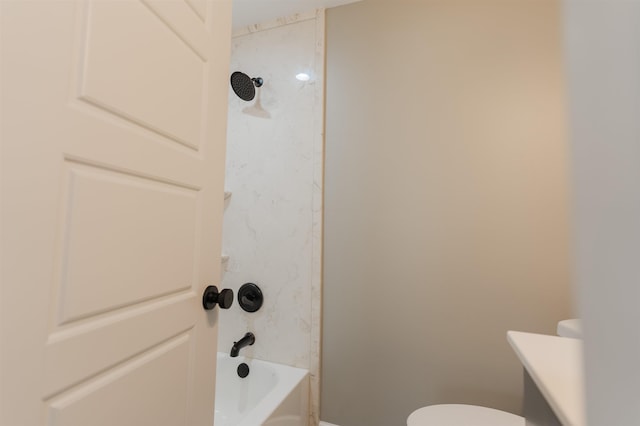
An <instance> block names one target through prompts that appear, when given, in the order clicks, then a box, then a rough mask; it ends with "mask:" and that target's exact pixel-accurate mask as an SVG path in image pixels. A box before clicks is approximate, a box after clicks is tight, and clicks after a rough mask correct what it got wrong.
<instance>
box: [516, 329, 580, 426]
mask: <svg viewBox="0 0 640 426" xmlns="http://www.w3.org/2000/svg"><path fill="white" fill-rule="evenodd" d="M507 338H508V340H509V343H510V344H511V347H512V348H513V350H514V351H515V353H516V354H517V355H518V358H519V359H520V362H522V365H523V366H524V368H525V370H526V373H527V374H528V377H530V378H531V380H532V382H533V384H534V385H535V387H536V388H537V389H538V390H539V391H540V393H541V394H542V396H543V397H544V399H545V400H546V402H547V403H548V405H549V407H550V408H551V409H552V410H553V413H554V414H555V416H556V417H557V419H558V420H559V421H560V422H561V424H564V425H572V426H582V425H586V418H585V413H586V406H585V403H584V378H583V368H582V367H583V362H582V341H581V340H578V339H570V338H565V337H558V336H547V335H542V334H534V333H523V332H517V331H509V332H508V333H507ZM528 377H526V379H528ZM525 384H526V380H525ZM533 390H535V389H530V388H527V387H526V388H525V416H526V417H527V420H528V421H529V420H530V419H529V418H528V417H529V413H527V412H526V411H527V406H528V405H531V404H530V401H527V398H529V397H530V396H529V395H528V393H529V392H530V391H533ZM532 408H535V407H532ZM531 415H537V413H531ZM528 424H538V423H535V422H534V423H528ZM545 424H552V423H551V422H550V421H549V420H546V423H545ZM553 424H555V423H553Z"/></svg>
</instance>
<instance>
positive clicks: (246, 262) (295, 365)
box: [215, 10, 324, 426]
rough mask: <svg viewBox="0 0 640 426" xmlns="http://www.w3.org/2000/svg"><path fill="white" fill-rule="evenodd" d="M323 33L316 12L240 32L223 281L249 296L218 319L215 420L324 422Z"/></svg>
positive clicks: (239, 296) (256, 425)
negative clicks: (249, 341)
mask: <svg viewBox="0 0 640 426" xmlns="http://www.w3.org/2000/svg"><path fill="white" fill-rule="evenodd" d="M323 34H324V12H323V11H316V10H314V11H310V12H309V13H301V14H297V15H295V16H291V17H288V18H287V19H286V20H276V21H273V22H265V23H262V24H259V25H257V26H251V27H250V28H249V27H247V28H244V29H237V30H234V34H233V38H232V44H231V62H230V70H229V74H227V76H228V77H227V78H229V80H228V81H229V84H230V86H229V99H228V102H229V103H228V125H227V129H228V131H227V150H226V168H225V191H227V196H226V199H225V203H224V205H225V210H224V217H223V232H222V251H223V253H224V259H225V260H224V262H223V276H222V287H224V288H229V289H232V290H233V291H234V293H235V294H236V301H237V302H238V303H236V304H235V306H233V307H232V308H231V309H229V310H226V311H224V312H223V313H221V314H220V315H219V317H218V318H219V327H218V351H219V352H220V353H219V356H218V366H217V379H216V380H217V391H216V404H215V410H216V420H215V425H216V426H260V425H265V426H309V425H317V424H318V420H319V419H318V417H319V415H318V411H319V410H318V401H319V377H320V374H319V364H320V343H319V342H320V283H321V253H322V186H323V174H322V170H323V158H324V157H323V146H324V145H323V124H324V118H323V114H324V109H323V105H324V101H323V97H324V74H323V73H324V44H323V43H324V35H323ZM301 73H305V74H306V75H308V76H309V78H308V79H306V80H301V79H299V78H297V77H296V76H298V75H300V74H301ZM249 281H251V282H254V283H256V284H257V285H259V287H260V289H261V290H262V292H263V294H264V299H263V303H258V302H257V300H258V298H257V296H256V294H254V291H255V287H253V286H246V284H245V285H243V283H248V282H249ZM241 287H242V288H241ZM243 288H244V289H243ZM241 304H244V307H242V306H240V305H241ZM241 307H242V309H240V308H241ZM249 332H251V333H253V335H254V336H255V344H253V345H250V346H245V345H244V344H242V343H241V341H242V338H243V336H246V334H247V333H249ZM235 342H238V343H239V344H238V345H237V346H238V349H239V356H237V357H231V356H230V355H231V352H232V347H233V346H234V343H235ZM235 352H236V351H234V354H235ZM267 361H268V362H267ZM243 364H246V365H243ZM239 367H240V369H239ZM247 373H248V374H247ZM245 375H246V376H245ZM243 376H245V377H243Z"/></svg>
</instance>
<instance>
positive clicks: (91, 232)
mask: <svg viewBox="0 0 640 426" xmlns="http://www.w3.org/2000/svg"><path fill="white" fill-rule="evenodd" d="M69 166H70V167H69V171H68V173H69V190H68V193H67V195H66V197H65V198H66V200H63V203H64V204H65V205H66V211H65V215H64V217H65V221H64V222H65V223H64V225H63V229H62V233H63V235H64V238H63V240H62V242H61V247H60V249H61V250H62V256H61V257H62V259H61V261H62V266H61V269H62V277H61V285H60V295H59V310H60V313H59V315H58V318H59V324H65V323H67V322H69V321H73V320H75V319H78V318H83V317H87V316H89V315H93V314H96V313H101V312H104V311H107V310H109V309H114V308H118V307H121V306H126V305H131V304H134V303H136V302H140V301H143V300H148V299H152V298H156V297H158V296H161V295H165V294H169V293H176V292H178V291H181V290H188V289H190V288H192V286H194V285H196V284H197V283H196V280H195V275H194V273H195V269H196V266H197V265H196V258H195V254H196V252H197V247H196V244H195V243H196V229H195V225H196V223H198V221H199V220H198V219H199V218H198V217H197V214H198V211H199V210H198V204H199V191H198V190H196V189H194V188H184V187H179V186H176V185H173V184H167V183H165V182H159V181H157V180H156V181H154V180H150V179H145V178H140V177H137V176H131V175H126V174H122V173H115V172H112V171H108V170H104V169H99V168H95V167H88V166H84V167H81V165H79V164H77V163H71V164H69ZM167 260H169V261H167ZM159 265H162V267H158V266H159ZM194 290H195V289H194Z"/></svg>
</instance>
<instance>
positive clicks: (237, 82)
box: [231, 71, 263, 101]
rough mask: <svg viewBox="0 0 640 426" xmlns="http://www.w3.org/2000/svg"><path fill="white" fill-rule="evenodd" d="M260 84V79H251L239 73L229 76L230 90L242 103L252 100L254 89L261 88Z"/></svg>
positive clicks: (254, 93) (254, 94) (261, 81)
mask: <svg viewBox="0 0 640 426" xmlns="http://www.w3.org/2000/svg"><path fill="white" fill-rule="evenodd" d="M262 83H263V80H262V78H260V77H256V78H251V77H249V76H248V75H246V74H245V73H243V72H240V71H236V72H234V73H233V74H231V88H232V89H233V91H234V92H235V94H236V95H238V97H239V98H240V99H242V100H244V101H250V100H253V98H255V96H256V87H260V86H262ZM254 86H255V87H254Z"/></svg>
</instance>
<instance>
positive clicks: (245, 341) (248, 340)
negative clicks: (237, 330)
mask: <svg viewBox="0 0 640 426" xmlns="http://www.w3.org/2000/svg"><path fill="white" fill-rule="evenodd" d="M255 342H256V336H254V335H253V333H251V332H249V333H247V334H245V335H244V337H243V338H242V339H240V340H238V341H237V342H233V346H232V347H231V357H232V358H235V357H237V356H238V354H239V353H240V349H242V348H244V347H245V346H251V345H253V344H254V343H255Z"/></svg>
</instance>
